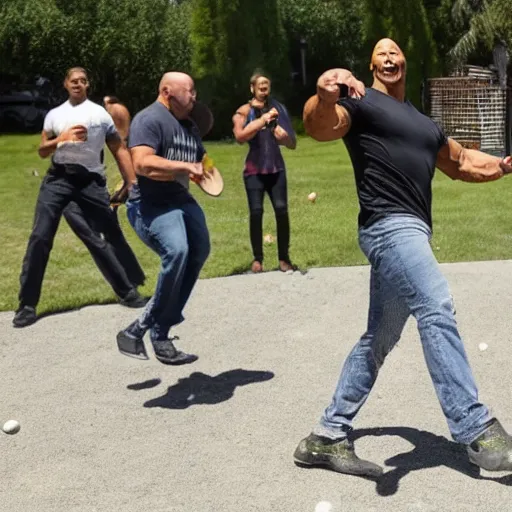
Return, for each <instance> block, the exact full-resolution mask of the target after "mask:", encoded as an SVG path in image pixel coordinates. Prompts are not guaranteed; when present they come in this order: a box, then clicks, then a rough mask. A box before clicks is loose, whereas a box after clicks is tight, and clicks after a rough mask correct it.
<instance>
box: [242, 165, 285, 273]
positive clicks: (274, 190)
mask: <svg viewBox="0 0 512 512" xmlns="http://www.w3.org/2000/svg"><path fill="white" fill-rule="evenodd" d="M244 183H245V191H246V192H247V201H248V202H249V232H250V236H251V245H252V252H253V256H254V259H255V260H256V261H259V262H260V263H261V262H262V261H263V199H264V196H265V192H267V194H268V195H269V197H270V201H271V203H272V206H273V208H274V213H275V216H276V227H277V251H278V256H279V259H280V260H282V261H286V262H289V261H290V257H289V255H288V249H289V245H290V220H289V218H288V191H287V185H286V173H285V172H284V171H281V172H278V173H275V174H256V175H253V176H245V177H244Z"/></svg>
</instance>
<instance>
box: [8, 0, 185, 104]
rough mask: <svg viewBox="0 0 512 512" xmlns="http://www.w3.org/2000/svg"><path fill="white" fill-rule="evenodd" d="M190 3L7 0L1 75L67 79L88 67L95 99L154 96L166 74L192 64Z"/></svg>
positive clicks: (133, 100)
mask: <svg viewBox="0 0 512 512" xmlns="http://www.w3.org/2000/svg"><path fill="white" fill-rule="evenodd" d="M190 11H191V8H190V4H189V3H188V2H184V3H183V4H182V5H178V4H170V3H169V2H168V0H117V1H116V2H115V3H114V2H111V1H110V0H80V1H79V0H9V1H8V2H4V3H3V4H2V6H1V7H0V73H5V74H10V75H15V76H18V77H19V78H20V80H21V81H28V80H30V79H31V78H33V77H34V76H35V75H36V74H40V75H43V76H46V77H48V78H50V79H51V80H52V81H53V83H54V84H60V83H62V78H63V76H64V73H65V71H66V69H68V68H70V67H74V66H81V67H84V68H86V69H87V70H88V72H89V75H90V78H91V83H92V90H91V93H92V95H93V98H94V97H96V99H100V98H101V96H102V95H104V94H105V93H108V94H115V95H116V96H119V97H120V98H122V100H123V101H125V102H126V103H127V104H128V106H129V107H130V108H131V109H132V110H137V109H139V108H141V107H142V106H144V105H145V104H147V103H149V102H150V101H152V100H153V99H154V97H155V95H156V92H157V85H158V81H159V79H160V77H161V75H162V74H163V73H164V72H165V71H167V70H170V69H180V70H183V71H187V70H189V68H190V45H189V42H188V36H189V31H188V27H189V24H190Z"/></svg>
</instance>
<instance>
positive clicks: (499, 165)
mask: <svg viewBox="0 0 512 512" xmlns="http://www.w3.org/2000/svg"><path fill="white" fill-rule="evenodd" d="M436 167H437V168H438V169H439V170H441V171H442V172H444V173H445V174H446V175H447V176H449V177H450V178H451V179H452V180H462V181H469V182H473V183H481V182H486V181H494V180H498V179H500V178H501V177H502V176H503V175H504V174H508V173H510V172H512V167H511V166H510V165H508V164H506V163H505V162H504V161H503V160H502V159H501V158H498V157H495V156H491V155H487V154H486V153H482V152H481V151H476V150H474V149H466V148H463V147H462V146H461V145H460V144H459V143H458V142H457V141H455V140H453V139H448V143H447V144H445V145H444V146H443V147H442V148H441V149H440V151H439V153H438V155H437V161H436Z"/></svg>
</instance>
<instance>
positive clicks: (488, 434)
mask: <svg viewBox="0 0 512 512" xmlns="http://www.w3.org/2000/svg"><path fill="white" fill-rule="evenodd" d="M467 450H468V455H469V460H470V461H471V462H472V463H473V464H476V465H477V466H480V467H481V468H482V469H486V470H487V471H512V437H511V436H510V435H509V434H507V432H506V431H505V429H504V428H503V427H502V425H501V423H500V422H499V421H498V420H497V419H494V420H493V422H492V423H491V424H490V425H489V427H487V429H486V430H484V432H483V433H482V434H480V436H478V437H477V438H476V439H475V440H474V441H473V442H472V443H471V444H470V445H469V446H468V447H467Z"/></svg>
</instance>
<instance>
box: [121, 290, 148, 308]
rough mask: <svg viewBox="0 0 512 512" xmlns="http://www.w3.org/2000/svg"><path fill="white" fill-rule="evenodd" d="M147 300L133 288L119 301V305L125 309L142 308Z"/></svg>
mask: <svg viewBox="0 0 512 512" xmlns="http://www.w3.org/2000/svg"><path fill="white" fill-rule="evenodd" d="M148 300H149V299H148V298H147V297H143V296H142V295H141V294H140V293H139V292H138V291H137V290H136V289H135V288H132V289H131V290H130V291H129V292H128V293H127V294H126V295H125V296H124V297H121V298H120V299H119V304H121V305H122V306H126V307H127V308H143V307H144V306H145V305H146V304H147V303H148Z"/></svg>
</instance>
